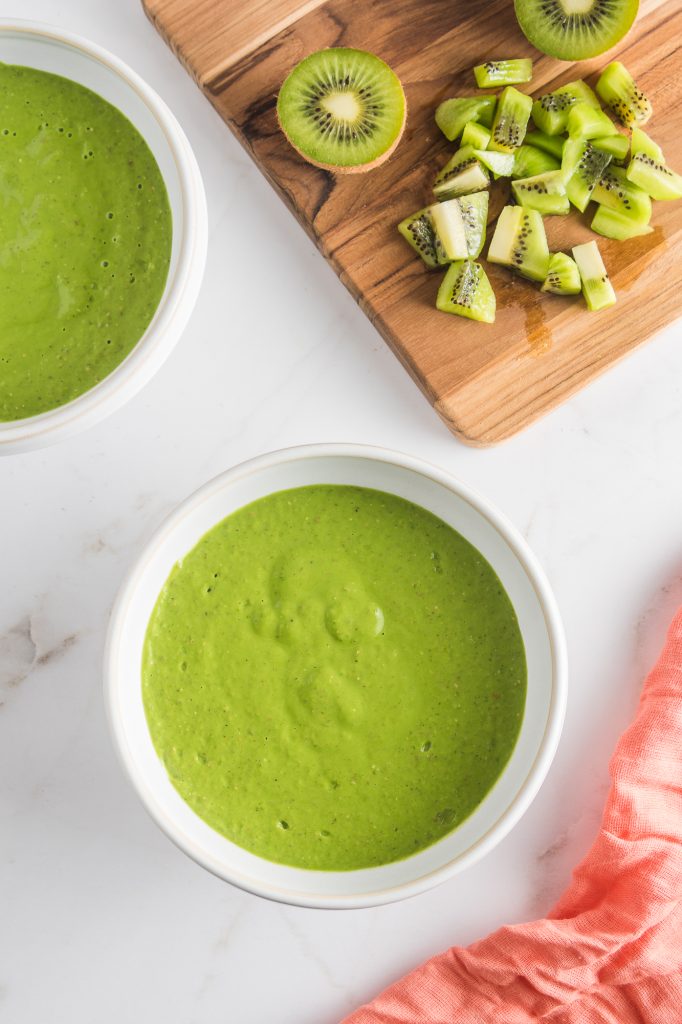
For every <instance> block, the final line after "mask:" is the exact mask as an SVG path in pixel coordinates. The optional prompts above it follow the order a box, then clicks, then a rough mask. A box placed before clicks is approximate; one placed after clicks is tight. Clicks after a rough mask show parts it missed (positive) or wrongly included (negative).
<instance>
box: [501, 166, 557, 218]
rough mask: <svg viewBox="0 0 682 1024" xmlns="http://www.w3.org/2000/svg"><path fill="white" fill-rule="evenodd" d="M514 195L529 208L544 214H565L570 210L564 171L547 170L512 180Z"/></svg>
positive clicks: (521, 203) (518, 201)
mask: <svg viewBox="0 0 682 1024" xmlns="http://www.w3.org/2000/svg"><path fill="white" fill-rule="evenodd" d="M512 191H513V193H514V197H515V199H516V201H517V203H519V204H520V205H521V206H525V207H526V209H527V210H537V211H538V212H539V213H544V214H565V213H568V210H569V201H568V196H567V195H566V186H565V184H564V176H563V173H562V171H547V172H545V174H536V175H534V177H532V178H519V179H518V180H516V181H513V182H512Z"/></svg>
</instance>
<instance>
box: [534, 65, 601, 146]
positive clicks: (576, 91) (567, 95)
mask: <svg viewBox="0 0 682 1024" xmlns="http://www.w3.org/2000/svg"><path fill="white" fill-rule="evenodd" d="M574 103H589V104H590V105H591V106H593V107H595V108H596V109H597V110H598V109H600V108H599V100H598V99H597V97H596V96H595V94H594V93H593V92H592V90H591V89H590V87H589V85H587V84H586V83H585V82H583V80H582V78H579V79H577V80H576V81H575V82H569V83H568V84H567V85H562V86H561V87H560V88H559V89H555V90H554V92H547V93H545V95H544V96H540V97H539V99H537V100H535V102H534V103H533V110H532V117H533V121H534V122H535V127H536V128H539V129H540V131H541V132H544V133H545V135H560V134H561V133H562V132H565V131H566V128H567V125H568V115H569V113H570V111H571V107H572V106H573V105H574Z"/></svg>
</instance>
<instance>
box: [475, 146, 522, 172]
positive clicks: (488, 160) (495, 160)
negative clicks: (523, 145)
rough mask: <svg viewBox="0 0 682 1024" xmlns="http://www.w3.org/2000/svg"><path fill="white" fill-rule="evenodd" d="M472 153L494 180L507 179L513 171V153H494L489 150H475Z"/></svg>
mask: <svg viewBox="0 0 682 1024" xmlns="http://www.w3.org/2000/svg"><path fill="white" fill-rule="evenodd" d="M474 152H475V153H476V156H477V158H478V159H479V160H480V161H481V163H482V164H483V166H484V167H487V168H488V170H489V171H492V172H493V174H494V175H495V177H496V178H501V177H505V178H508V177H509V175H510V174H511V173H512V171H513V170H514V154H513V153H494V152H492V151H491V150H489V149H476V150H474Z"/></svg>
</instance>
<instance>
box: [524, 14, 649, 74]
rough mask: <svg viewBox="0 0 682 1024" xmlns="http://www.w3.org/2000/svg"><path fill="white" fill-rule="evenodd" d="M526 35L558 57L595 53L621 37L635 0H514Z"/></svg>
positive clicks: (579, 57)
mask: <svg viewBox="0 0 682 1024" xmlns="http://www.w3.org/2000/svg"><path fill="white" fill-rule="evenodd" d="M514 7H515V9H516V17H517V18H518V21H519V25H520V26H521V30H522V32H523V33H524V35H525V36H526V38H527V39H529V40H530V42H531V43H532V44H533V46H536V47H537V48H538V50H541V51H542V53H547V54H549V56H550V57H558V58H559V60H586V59H587V58H588V57H596V56H597V55H598V54H600V53H604V51H605V50H609V49H610V48H611V47H612V46H615V44H616V43H617V42H618V40H619V39H622V38H623V36H624V35H625V33H626V32H627V31H628V29H629V28H630V26H631V25H632V23H633V21H634V20H635V16H636V14H637V9H638V7H639V0H514Z"/></svg>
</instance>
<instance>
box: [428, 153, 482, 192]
mask: <svg viewBox="0 0 682 1024" xmlns="http://www.w3.org/2000/svg"><path fill="white" fill-rule="evenodd" d="M489 184H490V175H489V174H488V172H487V170H486V169H485V167H483V166H482V165H481V163H480V161H479V159H478V157H477V156H476V152H475V150H474V149H473V148H472V147H471V146H464V147H463V148H462V149H458V150H457V152H456V153H455V155H454V156H453V157H451V158H450V160H448V162H447V163H446V164H445V166H444V167H443V168H442V169H441V170H440V172H439V174H438V176H437V178H436V180H435V182H434V183H433V191H434V194H435V196H436V198H437V199H440V200H443V199H452V198H453V197H454V196H463V195H468V194H469V193H471V192H480V191H481V189H484V188H487V187H488V185H489Z"/></svg>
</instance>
